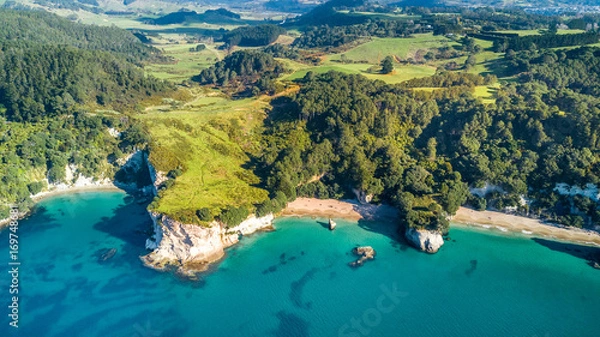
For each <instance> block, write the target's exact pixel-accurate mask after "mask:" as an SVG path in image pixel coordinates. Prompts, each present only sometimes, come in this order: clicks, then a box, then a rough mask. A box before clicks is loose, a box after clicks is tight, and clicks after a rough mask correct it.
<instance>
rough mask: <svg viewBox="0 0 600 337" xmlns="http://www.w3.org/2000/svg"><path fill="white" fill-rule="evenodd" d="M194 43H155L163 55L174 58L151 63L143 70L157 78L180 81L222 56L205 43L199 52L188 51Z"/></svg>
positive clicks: (195, 73) (194, 45) (197, 72)
mask: <svg viewBox="0 0 600 337" xmlns="http://www.w3.org/2000/svg"><path fill="white" fill-rule="evenodd" d="M196 45H197V44H196V43H194V44H167V45H157V46H155V47H156V48H158V49H161V50H163V51H164V53H165V55H167V56H171V57H173V58H174V59H175V63H172V64H152V65H148V66H146V68H145V70H146V72H147V73H148V74H151V75H153V76H155V77H157V78H161V79H166V80H169V81H173V82H177V83H181V82H182V81H184V80H187V79H190V78H191V77H192V76H194V75H197V74H199V73H200V71H202V69H206V68H208V67H210V66H211V65H213V64H215V62H217V61H218V60H220V59H221V58H222V57H223V54H222V53H221V52H220V51H218V50H216V49H215V46H214V45H206V44H205V45H206V46H207V48H206V49H205V50H203V51H201V52H190V51H189V49H190V48H194V47H196Z"/></svg>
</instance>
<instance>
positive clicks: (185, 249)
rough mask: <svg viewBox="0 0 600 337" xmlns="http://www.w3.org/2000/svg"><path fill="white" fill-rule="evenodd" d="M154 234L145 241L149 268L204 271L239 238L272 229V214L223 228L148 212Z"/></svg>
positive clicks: (145, 258) (144, 257)
mask: <svg viewBox="0 0 600 337" xmlns="http://www.w3.org/2000/svg"><path fill="white" fill-rule="evenodd" d="M150 216H151V217H152V220H153V222H154V235H153V236H152V239H154V240H152V239H148V240H147V241H146V248H148V249H153V251H152V252H151V253H150V254H148V255H145V256H143V257H142V261H143V262H144V263H145V264H146V265H147V266H149V267H151V268H155V269H159V270H164V269H165V268H167V267H168V266H174V267H177V268H179V270H180V271H181V272H183V273H189V272H197V271H203V270H205V269H206V268H208V265H209V264H211V263H213V262H215V261H218V260H219V259H221V258H222V257H223V255H225V251H224V249H225V248H227V247H229V246H231V245H234V244H236V243H237V242H238V241H239V236H240V235H248V234H252V233H254V232H256V231H258V230H264V229H268V228H272V222H273V215H272V214H269V215H267V216H264V217H262V218H257V217H255V216H250V217H249V218H248V219H246V220H245V221H243V222H242V223H241V224H239V225H238V226H236V227H233V228H229V229H227V228H223V227H222V226H221V225H220V224H219V223H218V222H216V221H215V222H212V223H211V224H210V227H201V226H198V225H190V224H182V223H180V222H177V221H175V220H173V219H171V218H169V217H167V216H165V215H162V214H158V213H150Z"/></svg>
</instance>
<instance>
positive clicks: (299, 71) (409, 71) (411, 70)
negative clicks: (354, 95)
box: [282, 63, 435, 84]
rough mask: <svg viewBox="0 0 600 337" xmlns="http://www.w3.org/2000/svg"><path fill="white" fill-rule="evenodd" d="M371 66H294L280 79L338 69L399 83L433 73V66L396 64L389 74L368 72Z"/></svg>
mask: <svg viewBox="0 0 600 337" xmlns="http://www.w3.org/2000/svg"><path fill="white" fill-rule="evenodd" d="M370 67H372V65H370V64H342V63H327V64H324V65H320V66H316V67H311V66H303V65H301V66H300V67H298V68H296V69H295V70H294V72H293V73H292V74H290V75H287V76H284V77H283V78H282V80H295V79H298V78H302V77H304V75H306V73H307V72H309V71H312V72H314V73H316V74H321V73H326V72H328V71H339V72H343V73H346V74H361V75H363V76H365V77H367V78H369V79H372V80H382V81H384V82H386V83H391V84H393V83H400V82H403V81H406V80H410V79H412V78H421V77H427V76H431V75H433V74H435V68H434V67H430V66H425V65H423V66H417V65H409V66H398V65H396V68H395V69H394V72H393V73H391V74H387V75H383V74H377V73H368V72H367V69H369V68H370Z"/></svg>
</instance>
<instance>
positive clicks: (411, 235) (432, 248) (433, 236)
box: [405, 228, 444, 254]
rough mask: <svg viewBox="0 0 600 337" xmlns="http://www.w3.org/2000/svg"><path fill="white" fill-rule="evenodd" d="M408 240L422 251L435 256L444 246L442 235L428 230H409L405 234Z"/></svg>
mask: <svg viewBox="0 0 600 337" xmlns="http://www.w3.org/2000/svg"><path fill="white" fill-rule="evenodd" d="M405 236H406V239H407V240H408V241H409V242H410V243H411V244H412V245H413V246H415V247H417V248H419V249H420V250H422V251H424V252H427V253H430V254H433V253H437V251H438V250H439V249H440V247H442V246H443V245H444V238H443V237H442V234H440V233H439V232H437V231H430V230H427V229H415V228H409V229H407V230H406V233H405Z"/></svg>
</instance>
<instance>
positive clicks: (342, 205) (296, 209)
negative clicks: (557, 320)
mask: <svg viewBox="0 0 600 337" xmlns="http://www.w3.org/2000/svg"><path fill="white" fill-rule="evenodd" d="M94 191H98V192H100V191H106V192H109V191H110V192H119V191H123V190H122V189H120V188H119V187H117V186H116V185H114V184H113V183H112V181H111V182H110V183H104V184H98V185H96V184H90V185H81V186H71V187H66V188H55V189H53V190H51V191H46V192H41V193H38V194H36V195H34V196H32V197H31V199H32V200H33V201H34V202H35V203H36V204H37V203H38V202H40V201H42V200H44V199H47V198H51V197H54V196H59V195H63V194H71V193H78V192H94ZM28 214H29V212H28V213H25V214H20V215H19V220H21V219H23V218H25V217H26V216H27V215H28ZM281 216H282V217H322V218H338V219H346V220H351V221H360V220H367V221H377V220H394V219H397V218H398V211H397V210H396V209H395V208H394V207H392V206H389V205H383V204H382V205H374V204H361V203H359V202H357V201H356V200H336V199H315V198H297V199H296V200H294V201H293V202H290V203H288V205H287V207H286V208H285V209H283V211H282V212H281ZM10 221H11V219H10V218H6V219H0V230H3V229H4V228H5V227H6V226H7V225H8V224H9V223H10ZM450 221H451V223H452V225H454V226H459V227H463V228H477V229H479V230H486V231H490V232H493V233H496V234H502V233H513V234H518V235H520V236H522V237H525V238H527V237H539V238H544V239H549V240H553V241H559V242H569V243H577V244H582V245H586V246H592V247H600V234H599V233H597V232H593V231H589V230H583V229H578V228H566V227H560V226H556V225H551V224H547V223H544V222H542V221H540V220H538V219H533V218H528V217H524V216H517V215H512V214H506V213H502V212H496V211H475V210H473V209H469V208H466V207H460V208H459V210H458V211H457V212H456V215H454V216H453V217H452V218H451V220H450Z"/></svg>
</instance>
